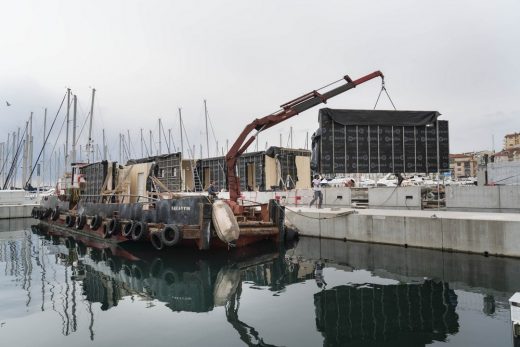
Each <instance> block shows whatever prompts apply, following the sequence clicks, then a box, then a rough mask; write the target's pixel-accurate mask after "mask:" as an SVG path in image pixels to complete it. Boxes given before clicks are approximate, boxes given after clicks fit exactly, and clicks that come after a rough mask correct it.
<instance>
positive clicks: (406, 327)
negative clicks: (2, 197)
mask: <svg viewBox="0 0 520 347" xmlns="http://www.w3.org/2000/svg"><path fill="white" fill-rule="evenodd" d="M97 246H99V245H92V244H89V243H88V242H85V241H84V240H78V239H73V238H71V237H69V236H68V235H65V234H62V233H61V232H59V231H55V230H52V229H44V228H42V227H41V226H33V228H32V232H31V231H29V230H24V231H21V232H18V233H17V234H16V235H14V234H13V236H12V237H11V238H10V239H6V240H4V239H0V262H2V263H5V264H6V265H5V271H6V274H8V275H9V276H12V277H14V278H16V280H15V283H16V285H17V286H20V287H21V288H22V289H24V290H25V291H26V293H27V295H26V297H25V299H24V303H23V304H24V305H25V306H26V307H34V306H35V305H36V304H37V305H38V309H39V310H41V311H45V310H49V309H51V310H52V311H53V312H55V313H56V314H57V315H58V316H59V317H60V321H61V333H62V334H63V335H70V334H72V333H74V332H76V331H78V329H79V326H80V325H81V324H80V319H79V316H80V315H78V312H79V311H80V310H81V311H83V312H85V311H86V312H87V313H88V314H87V317H88V318H87V320H88V322H86V323H83V326H87V327H88V335H89V337H90V339H91V340H95V330H96V322H95V319H96V317H97V315H96V314H94V310H93V308H92V306H93V304H96V303H99V304H100V307H101V310H104V311H106V310H112V309H114V308H115V307H116V306H117V305H118V303H119V302H120V301H121V300H123V299H124V298H128V297H131V298H141V299H144V300H147V301H148V304H149V305H154V303H153V302H154V300H157V301H159V302H162V303H164V305H165V306H166V307H168V308H169V309H170V310H171V311H174V312H209V311H212V310H214V308H216V307H223V308H224V311H225V318H226V320H227V322H229V324H230V325H231V326H232V327H233V328H234V329H235V330H236V331H237V333H238V335H239V337H240V339H241V341H243V342H244V343H245V344H247V345H248V346H274V345H273V344H269V343H268V341H264V339H263V337H262V332H261V331H260V330H259V329H258V328H257V327H254V326H252V325H250V324H248V323H247V322H245V321H243V320H241V319H240V317H239V311H240V301H241V295H242V293H243V285H244V283H246V284H248V285H252V286H256V287H263V288H266V289H268V290H270V291H272V292H273V293H274V294H275V295H284V289H286V287H287V286H290V285H293V284H295V283H301V282H306V281H313V282H314V281H315V278H314V277H315V266H314V264H315V262H314V261H309V260H305V259H302V258H294V257H290V256H288V255H287V253H286V250H285V249H280V248H278V246H275V245H273V244H272V243H268V244H265V245H263V246H261V247H258V246H255V248H253V249H243V250H236V251H237V252H231V253H224V254H200V253H194V252H193V251H191V250H187V251H184V250H182V249H178V250H176V252H175V255H168V253H166V252H164V253H162V254H161V255H160V256H157V252H156V251H154V250H152V249H150V250H148V249H143V248H138V249H132V248H121V247H117V246H105V247H104V248H100V247H97ZM36 269H38V270H37V271H36ZM35 274H36V275H37V276H38V277H39V281H38V283H39V285H40V286H41V288H40V290H41V298H39V300H34V298H33V297H32V296H33V293H34V290H33V289H31V285H32V279H33V278H35ZM317 290H318V292H317V293H316V294H314V307H315V319H316V327H315V328H316V330H317V331H318V332H320V333H321V334H322V336H323V338H324V345H326V346H340V345H347V344H348V345H349V346H350V345H352V346H356V345H359V346H371V345H374V346H376V345H377V346H397V345H407V346H423V345H425V344H428V343H431V342H432V341H444V340H445V339H446V337H447V335H449V334H454V333H456V332H457V331H458V327H459V325H458V316H457V314H456V312H455V309H456V306H457V295H456V294H455V292H454V291H453V290H452V289H450V288H449V285H448V283H444V282H434V281H431V280H425V281H424V282H422V283H411V284H405V283H403V284H398V285H370V284H366V285H340V286H334V287H331V288H325V287H322V288H321V287H320V288H317ZM19 304H21V303H19ZM83 317H84V315H83ZM264 334H265V331H264Z"/></svg>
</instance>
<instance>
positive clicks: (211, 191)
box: [208, 181, 218, 199]
mask: <svg viewBox="0 0 520 347" xmlns="http://www.w3.org/2000/svg"><path fill="white" fill-rule="evenodd" d="M208 195H209V197H210V198H212V199H216V198H217V197H218V190H217V187H216V186H215V181H211V182H210V183H209V187H208Z"/></svg>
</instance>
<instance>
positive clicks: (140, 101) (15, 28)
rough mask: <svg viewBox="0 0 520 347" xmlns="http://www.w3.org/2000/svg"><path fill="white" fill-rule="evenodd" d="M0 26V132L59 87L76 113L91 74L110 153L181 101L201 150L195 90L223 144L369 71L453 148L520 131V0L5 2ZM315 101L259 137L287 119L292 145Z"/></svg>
mask: <svg viewBox="0 0 520 347" xmlns="http://www.w3.org/2000/svg"><path fill="white" fill-rule="evenodd" d="M0 37H1V41H0V42H1V44H2V48H1V51H0V52H1V55H0V59H1V64H0V77H1V78H0V102H1V103H0V117H1V128H2V130H3V132H2V133H0V140H1V141H4V140H5V139H6V138H7V131H12V130H15V129H16V128H17V127H18V126H23V124H24V121H25V119H26V118H27V117H28V115H29V112H30V111H34V112H35V124H36V129H35V133H37V132H38V131H40V132H41V125H40V124H41V122H42V118H43V107H48V108H49V117H50V116H51V115H52V116H53V115H54V113H55V112H56V109H57V106H58V105H59V102H60V101H61V98H62V96H63V94H64V92H65V88H66V87H70V88H72V89H73V92H74V93H76V94H77V95H78V97H79V101H80V116H81V117H85V115H86V112H87V111H88V108H89V98H90V89H89V87H90V86H92V87H95V88H96V89H97V101H96V108H95V117H94V125H95V130H94V131H95V133H96V136H97V139H99V135H100V134H101V129H102V128H105V129H106V131H107V134H108V135H109V137H110V142H109V144H110V145H111V151H112V158H114V159H116V158H117V151H118V149H117V143H118V142H117V138H118V133H119V132H120V131H125V132H126V130H127V129H130V131H131V133H132V136H134V138H133V143H134V144H133V146H134V150H137V149H138V148H139V141H137V140H138V139H137V134H138V131H139V129H140V128H144V129H145V130H146V131H147V130H148V129H151V128H153V129H156V128H157V118H158V117H162V119H163V122H164V124H165V127H166V128H173V132H174V134H178V118H177V108H178V107H182V109H183V115H184V118H185V122H186V127H187V131H188V133H189V134H190V142H191V143H192V144H194V143H195V144H196V145H197V148H198V145H199V144H200V143H201V142H202V143H204V140H202V138H203V136H204V135H203V131H204V129H203V124H204V123H203V99H207V100H208V106H209V111H210V116H211V119H212V121H213V124H214V126H215V132H216V134H217V137H218V140H219V141H220V145H222V144H223V143H225V140H226V139H229V140H230V142H232V141H234V139H235V138H236V136H238V134H239V132H240V131H241V130H242V128H243V127H244V126H245V125H246V124H247V123H248V122H250V121H252V120H253V119H254V118H255V117H260V116H263V115H266V114H268V113H270V112H273V111H275V110H276V109H277V108H278V105H280V104H282V103H284V102H286V101H288V100H290V99H293V98H294V97H296V96H299V95H300V94H303V93H305V92H307V91H310V90H312V89H315V88H318V87H320V86H322V85H324V84H326V83H328V82H330V81H333V80H336V79H338V78H341V77H342V76H343V75H345V74H349V75H350V76H351V77H352V78H357V77H360V76H362V75H365V74H367V73H370V72H372V71H374V70H381V71H383V73H384V74H385V75H386V77H387V88H388V91H389V92H390V95H391V96H392V98H393V100H394V102H395V104H396V106H397V107H398V109H403V110H438V111H439V112H441V113H442V114H443V117H444V119H448V120H449V121H450V140H451V152H460V151H471V150H480V149H487V148H490V147H491V145H492V135H494V137H495V147H496V149H499V148H500V147H501V146H502V139H503V136H504V134H505V133H508V132H514V131H520V105H519V101H518V96H519V95H520V83H519V82H520V68H519V64H520V1H517V0H509V1H507V0H498V1H475V0H471V1H454V0H438V1H412V0H408V1H407V0H400V1H306V0H293V1H280V0H276V1H275V0H262V1H244V0H242V1H238V0H236V1H197V0H195V1H193V0H192V1H182V2H181V1H150V0H148V1H132V0H120V1H107V0H105V1H97V0H91V1H70V0H69V1H55V0H46V1H38V0H34V1H25V0H16V1H3V2H2V11H1V13H0ZM379 88H380V82H379V81H378V80H374V81H371V82H368V83H366V84H365V85H362V86H360V87H358V88H357V89H356V90H353V91H349V92H347V93H345V94H343V95H341V96H339V97H337V98H335V99H333V100H331V101H330V102H329V103H328V105H327V106H328V107H332V108H369V109H370V108H372V107H373V106H374V102H375V100H376V97H377V94H378V92H379ZM5 100H8V101H9V102H11V103H12V106H10V107H7V106H6V105H5V102H4V101H5ZM380 108H390V104H389V103H388V101H386V100H383V102H382V103H381V105H380ZM318 109H319V107H316V108H314V109H312V110H310V111H307V112H305V113H303V114H302V115H300V116H298V117H296V118H294V119H293V120H291V121H288V122H286V123H282V124H281V125H279V126H278V127H275V128H273V129H271V130H269V131H268V132H266V133H265V134H262V135H261V136H260V147H261V148H263V147H264V146H265V142H266V141H269V144H270V145H277V144H278V142H279V134H280V133H282V134H283V139H284V142H286V141H287V134H288V131H289V127H290V126H293V127H294V132H295V142H294V143H295V146H300V147H303V146H304V143H305V133H306V132H307V131H309V132H311V133H312V131H314V130H315V129H316V128H317V125H318V123H317V114H318ZM177 137H178V136H177ZM37 141H38V140H37ZM178 142H179V140H178V139H177V145H178ZM214 151H215V148H214V146H212V152H214ZM197 152H198V149H197Z"/></svg>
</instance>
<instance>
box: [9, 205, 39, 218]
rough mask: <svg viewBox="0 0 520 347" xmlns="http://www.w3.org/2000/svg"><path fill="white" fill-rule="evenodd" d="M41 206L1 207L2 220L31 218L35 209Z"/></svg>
mask: <svg viewBox="0 0 520 347" xmlns="http://www.w3.org/2000/svg"><path fill="white" fill-rule="evenodd" d="M35 206H39V204H23V205H22V204H19V205H0V219H14V218H28V217H31V211H32V209H33V207H35Z"/></svg>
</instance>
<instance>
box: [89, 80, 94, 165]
mask: <svg viewBox="0 0 520 347" xmlns="http://www.w3.org/2000/svg"><path fill="white" fill-rule="evenodd" d="M95 95H96V88H92V100H91V103H90V125H89V127H88V144H87V146H88V149H87V161H88V159H89V158H90V153H89V152H90V151H91V150H92V118H94V97H95Z"/></svg>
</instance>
